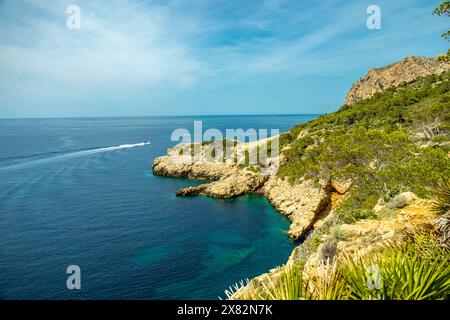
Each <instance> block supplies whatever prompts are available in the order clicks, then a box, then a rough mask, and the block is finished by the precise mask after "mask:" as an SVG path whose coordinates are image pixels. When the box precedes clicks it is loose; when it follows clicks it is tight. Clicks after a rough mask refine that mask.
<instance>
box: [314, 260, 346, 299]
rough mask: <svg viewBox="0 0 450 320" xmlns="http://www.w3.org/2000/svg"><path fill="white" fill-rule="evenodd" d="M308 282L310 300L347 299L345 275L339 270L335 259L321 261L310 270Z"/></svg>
mask: <svg viewBox="0 0 450 320" xmlns="http://www.w3.org/2000/svg"><path fill="white" fill-rule="evenodd" d="M308 280H309V284H310V285H309V290H310V292H311V293H310V295H311V298H312V299H317V300H345V299H348V290H347V279H346V275H345V274H344V273H343V272H342V270H341V268H339V266H338V264H337V260H336V259H333V260H331V261H330V260H329V259H327V260H326V261H321V263H320V264H319V265H318V266H316V267H314V268H310V269H309V270H308Z"/></svg>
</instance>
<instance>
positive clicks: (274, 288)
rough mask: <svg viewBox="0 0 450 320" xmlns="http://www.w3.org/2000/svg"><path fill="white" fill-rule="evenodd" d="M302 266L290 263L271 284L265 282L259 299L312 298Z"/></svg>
mask: <svg viewBox="0 0 450 320" xmlns="http://www.w3.org/2000/svg"><path fill="white" fill-rule="evenodd" d="M302 271H303V270H302V268H301V267H300V266H298V265H288V266H285V267H284V269H282V270H281V271H280V273H279V274H277V276H276V279H275V280H274V281H271V282H270V283H269V284H267V285H266V284H264V283H263V288H264V290H262V292H261V293H259V294H258V298H259V299H264V300H305V299H310V295H309V294H308V281H305V280H304V279H303V272H302Z"/></svg>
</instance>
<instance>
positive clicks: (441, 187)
mask: <svg viewBox="0 0 450 320" xmlns="http://www.w3.org/2000/svg"><path fill="white" fill-rule="evenodd" d="M434 197H435V199H434V201H433V211H434V212H435V213H436V214H438V215H443V214H446V213H447V212H448V211H449V210H450V179H445V178H441V179H440V180H439V181H438V183H437V184H436V186H435V188H434Z"/></svg>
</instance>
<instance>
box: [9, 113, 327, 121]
mask: <svg viewBox="0 0 450 320" xmlns="http://www.w3.org/2000/svg"><path fill="white" fill-rule="evenodd" d="M323 114H327V112H323V113H260V114H185V115H177V114H168V115H143V116H60V117H59V116H55V117H45V116H44V117H0V120H45V119H110V118H162V117H233V116H242V117H251V116H253V117H254V116H318V115H323Z"/></svg>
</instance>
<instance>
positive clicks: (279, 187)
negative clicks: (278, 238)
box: [260, 176, 330, 239]
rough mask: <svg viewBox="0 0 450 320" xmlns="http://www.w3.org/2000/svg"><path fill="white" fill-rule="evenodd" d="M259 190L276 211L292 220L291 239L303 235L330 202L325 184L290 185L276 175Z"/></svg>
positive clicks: (303, 183) (305, 182)
mask: <svg viewBox="0 0 450 320" xmlns="http://www.w3.org/2000/svg"><path fill="white" fill-rule="evenodd" d="M260 192H261V194H263V195H264V196H265V197H266V198H267V199H268V200H269V201H270V202H271V203H272V205H273V206H274V207H275V209H277V211H278V212H280V213H282V214H283V215H285V216H287V217H288V218H289V219H290V220H291V221H292V224H291V225H290V227H289V236H290V237H291V238H292V239H300V238H302V237H303V236H305V235H306V233H307V232H308V231H309V230H311V228H312V227H313V225H314V223H315V222H316V221H317V219H319V218H321V217H322V214H321V213H322V211H323V210H325V209H326V208H327V206H328V204H329V202H330V192H329V190H328V187H327V186H325V187H320V186H319V187H318V186H315V185H313V184H312V183H311V182H310V181H303V182H302V183H299V184H294V185H292V184H290V183H289V182H288V181H286V180H283V179H281V178H279V177H277V176H271V177H270V179H269V180H268V181H267V183H266V184H264V186H263V187H262V188H261V190H260Z"/></svg>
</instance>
